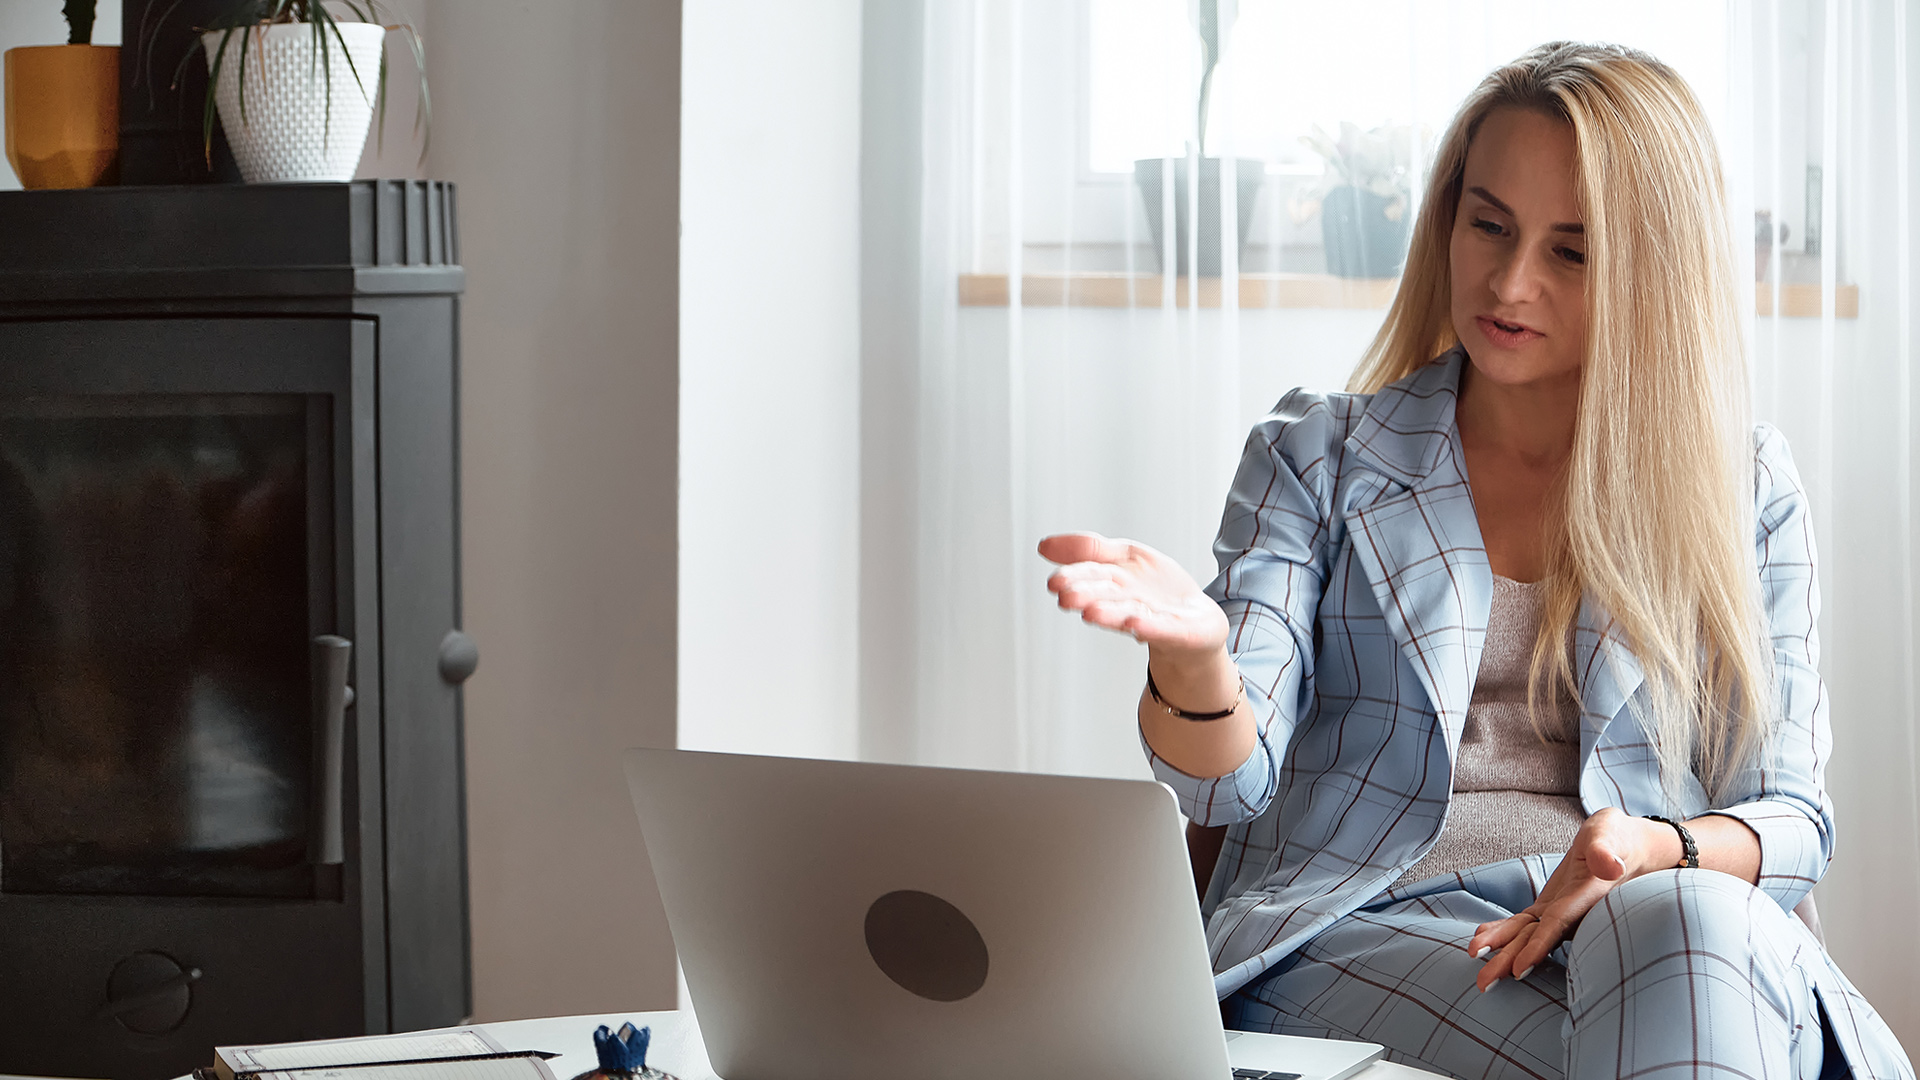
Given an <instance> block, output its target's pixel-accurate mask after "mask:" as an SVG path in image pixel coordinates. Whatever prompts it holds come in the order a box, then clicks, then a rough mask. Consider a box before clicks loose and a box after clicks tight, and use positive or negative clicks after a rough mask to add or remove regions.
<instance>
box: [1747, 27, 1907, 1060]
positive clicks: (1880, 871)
mask: <svg viewBox="0 0 1920 1080" xmlns="http://www.w3.org/2000/svg"><path fill="white" fill-rule="evenodd" d="M1728 14H1729V25H1728V38H1727V40H1728V56H1729V58H1730V61H1731V63H1730V67H1729V72H1728V74H1729V95H1728V97H1729V102H1730V104H1731V108H1730V110H1729V114H1728V117H1727V124H1726V126H1725V128H1724V129H1723V134H1722V151H1723V153H1724V155H1725V158H1726V167H1727V175H1728V180H1729V184H1730V187H1731V190H1732V194H1733V201H1734V204H1735V205H1734V214H1735V218H1736V221H1737V222H1738V223H1745V222H1748V221H1756V222H1757V221H1760V220H1764V221H1766V222H1767V223H1768V224H1770V225H1771V226H1772V228H1771V230H1770V232H1769V231H1768V230H1765V229H1764V228H1762V227H1761V226H1759V225H1758V224H1757V225H1756V228H1755V247H1754V249H1753V253H1754V257H1755V260H1756V262H1757V263H1761V264H1763V268H1764V273H1758V272H1757V273H1756V277H1759V278H1760V279H1761V280H1762V282H1763V285H1762V289H1761V295H1760V297H1759V298H1758V299H1759V303H1758V304H1757V305H1756V307H1757V310H1758V311H1760V312H1766V314H1756V316H1755V320H1754V323H1753V327H1752V331H1751V341H1752V343H1753V356H1754V361H1755V363H1754V403H1755V409H1756V412H1757V413H1758V415H1760V416H1761V417H1763V418H1766V419H1769V420H1772V421H1773V422H1774V423H1776V424H1777V425H1779V427H1780V429H1781V430H1782V431H1784V432H1785V433H1786V435H1787V437H1788V439H1789V440H1790V441H1791V442H1792V444H1793V450H1794V457H1795V459H1796V461H1797V462H1798V463H1799V466H1800V471H1801V475H1802V477H1803V478H1804V479H1805V481H1806V484H1807V488H1808V491H1809V495H1810V497H1811V499H1812V503H1813V508H1814V515H1815V518H1814V520H1815V534H1816V538H1817V542H1818V544H1819V551H1820V559H1821V566H1820V571H1821V573H1820V578H1821V586H1822V593H1823V599H1824V601H1825V610H1824V611H1823V613H1822V618H1821V624H1820V633H1821V644H1822V646H1823V649H1824V657H1823V659H1822V663H1821V672H1822V674H1823V675H1825V677H1826V682H1827V688H1828V691H1829V692H1830V694H1831V697H1832V715H1833V730H1834V741H1835V749H1834V756H1833V761H1832V764H1831V765H1830V767H1829V768H1828V771H1827V786H1828V788H1829V790H1830V791H1831V792H1832V794H1833V800H1834V804H1835V808H1836V811H1837V814H1838V817H1839V830H1840V831H1839V842H1838V849H1837V852H1836V855H1835V860H1834V864H1833V869H1832V871H1831V872H1830V873H1829V875H1828V877H1827V878H1826V880H1825V881H1824V882H1823V883H1822V884H1821V886H1820V888H1819V890H1818V892H1817V895H1818V897H1819V903H1820V907H1821V915H1822V917H1823V920H1824V922H1825V923H1826V926H1827V941H1828V947H1829V948H1830V949H1831V951H1832V952H1833V953H1834V955H1835V956H1836V957H1838V958H1839V959H1840V961H1841V963H1842V965H1843V966H1844V967H1845V968H1846V970H1847V972H1848V974H1849V975H1850V976H1851V977H1852V978H1853V979H1854V981H1855V982H1856V983H1858V984H1859V985H1860V987H1861V989H1862V990H1864V991H1865V992H1866V993H1867V995H1868V997H1869V999H1870V1000H1872V1001H1873V1003H1874V1005H1875V1006H1876V1007H1877V1008H1879V1009H1880V1011H1881V1012H1882V1013H1884V1014H1885V1015H1886V1017H1887V1019H1888V1021H1889V1022H1890V1023H1891V1024H1892V1025H1893V1028H1894V1030H1895V1032H1897V1033H1899V1034H1900V1036H1901V1038H1902V1039H1903V1040H1904V1041H1905V1042H1906V1044H1907V1045H1908V1047H1909V1048H1911V1047H1914V1046H1915V1045H1916V1044H1920V803H1916V801H1915V800H1916V798H1917V797H1920V796H1917V795H1916V792H1917V791H1920V782H1917V776H1916V757H1915V721H1916V710H1915V683H1914V646H1915V635H1914V617H1915V603H1916V594H1915V572H1914V565H1915V564H1914V559H1915V555H1916V547H1915V536H1914V487H1913V484H1914V476H1913V465H1914V455H1915V451H1916V448H1917V447H1916V433H1915V428H1914V385H1913V369H1914V365H1915V363H1916V361H1920V353H1916V350H1915V341H1914V333H1913V309H1914V305H1915V303H1916V302H1917V301H1920V291H1916V273H1915V270H1916V267H1915V253H1916V246H1915V239H1916V234H1915V231H1914V224H1915V218H1914V207H1915V197H1916V196H1915V190H1914V180H1915V175H1916V174H1915V171H1914V156H1913V143H1914V132H1915V129H1914V118H1915V116H1916V115H1920V114H1916V112H1915V109H1914V103H1915V91H1916V87H1915V85H1914V80H1913V72H1912V64H1913V61H1914V59H1915V58H1916V56H1920V11H1916V10H1915V8H1914V6H1913V4H1912V3H1911V2H1910V0H1824V2H1823V0H1757V2H1755V3H1752V4H1746V3H1739V4H1731V5H1729V7H1728ZM1756 212H1761V213H1762V214H1763V216H1762V217H1758V218H1757V217H1756ZM1783 225H1784V226H1785V227H1786V230H1787V234H1786V236H1785V237H1784V239H1783V238H1782V237H1781V236H1780V228H1781V226H1783ZM1742 254H1743V256H1744V255H1745V249H1744V245H1742ZM1760 269H1762V267H1756V271H1758V270H1760Z"/></svg>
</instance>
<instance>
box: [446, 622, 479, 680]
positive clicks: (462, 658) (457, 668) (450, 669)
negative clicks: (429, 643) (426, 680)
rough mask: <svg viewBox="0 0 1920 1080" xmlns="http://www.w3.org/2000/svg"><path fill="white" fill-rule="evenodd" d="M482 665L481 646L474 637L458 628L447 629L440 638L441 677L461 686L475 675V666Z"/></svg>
mask: <svg viewBox="0 0 1920 1080" xmlns="http://www.w3.org/2000/svg"><path fill="white" fill-rule="evenodd" d="M479 666H480V646H478V645H475V644H474V643H473V639H472V638H470V637H468V636H467V635H465V634H463V633H461V632H460V631H458V630H449V631H447V636H446V637H443V638H441V639H440V677H441V678H442V679H444V680H446V681H447V682H448V683H449V684H451V685H453V686H459V685H460V684H461V683H463V682H466V681H467V680H468V679H470V678H472V677H473V672H474V669H475V668H478V667H479Z"/></svg>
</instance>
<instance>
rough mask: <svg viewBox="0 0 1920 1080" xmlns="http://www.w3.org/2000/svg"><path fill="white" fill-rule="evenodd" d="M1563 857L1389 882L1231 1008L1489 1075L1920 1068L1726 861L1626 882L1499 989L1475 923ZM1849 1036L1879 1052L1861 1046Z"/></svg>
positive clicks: (1754, 1077) (1865, 1073)
mask: <svg viewBox="0 0 1920 1080" xmlns="http://www.w3.org/2000/svg"><path fill="white" fill-rule="evenodd" d="M1558 861H1559V858H1558V857H1557V856H1553V857H1546V856H1530V857H1528V858H1525V859H1515V860H1511V861H1509V862H1505V863H1496V864H1494V865H1492V866H1487V867H1481V868H1478V869H1475V870H1470V871H1467V872H1465V873H1464V874H1459V875H1447V876H1446V877H1443V878H1434V879H1431V880H1428V881H1425V882H1420V883H1417V884H1415V885H1413V886H1411V887H1408V888H1404V889H1400V890H1396V891H1395V892H1392V893H1388V894H1387V898H1386V899H1383V900H1382V901H1381V902H1380V903H1377V904H1372V905H1369V906H1367V907H1365V908H1362V909H1360V910H1359V911H1356V912H1353V913H1352V914H1350V915H1348V916H1346V917H1345V918H1343V919H1341V920H1340V921H1338V922H1336V923H1334V924H1333V925H1332V926H1331V927H1329V928H1328V929H1327V930H1325V931H1323V932H1322V933H1321V934H1319V935H1318V936H1317V937H1315V938H1314V939H1313V940H1312V941H1311V942H1309V943H1308V944H1307V945H1306V947H1305V948H1303V949H1301V950H1300V951H1299V952H1298V953H1296V954H1295V955H1294V956H1293V957H1292V959H1291V960H1290V961H1288V962H1287V963H1285V964H1283V965H1281V966H1280V967H1279V968H1277V969H1276V970H1275V972H1274V973H1273V974H1271V975H1269V976H1267V977H1266V978H1265V979H1263V980H1261V981H1260V982H1257V983H1254V984H1252V985H1250V986H1248V987H1246V988H1244V989H1243V990H1241V991H1240V992H1239V993H1237V994H1235V995H1234V996H1232V997H1230V998H1229V999H1227V1002H1226V1003H1225V1008H1226V1010H1227V1017H1228V1020H1229V1022H1230V1026H1232V1027H1235V1028H1239V1029H1242V1030H1250V1031H1272V1032H1278V1033H1280V1034H1285V1035H1308V1036H1315V1037H1319V1038H1348V1039H1362V1040H1366V1041H1369V1042H1377V1043H1381V1044H1382V1045H1384V1046H1386V1047H1387V1056H1388V1057H1389V1058H1391V1059H1392V1060H1395V1061H1400V1062H1403V1063H1406V1064H1410V1065H1415V1066H1419V1067H1424V1068H1428V1069H1433V1070H1436V1071H1439V1072H1444V1073H1446V1074H1448V1075H1451V1076H1456V1077H1462V1078H1473V1080H1483V1078H1484V1080H1493V1078H1509V1077H1516V1078H1517V1077H1533V1078H1558V1077H1563V1076H1564V1077H1574V1078H1580V1080H1586V1078H1590V1077H1594V1078H1597V1077H1635V1078H1646V1080H1659V1078H1662V1077H1689V1078H1696V1080H1697V1078H1702V1077H1711V1078H1722V1077H1724V1078H1727V1080H1790V1078H1803V1080H1816V1078H1822V1080H1824V1078H1826V1077H1839V1076H1846V1075H1848V1074H1849V1072H1851V1074H1852V1075H1855V1076H1860V1077H1875V1078H1886V1080H1893V1078H1896V1077H1906V1078H1911V1077H1912V1076H1913V1075H1914V1074H1913V1067H1912V1065H1911V1064H1910V1063H1909V1062H1908V1060H1907V1058H1906V1055H1905V1054H1904V1053H1903V1052H1902V1051H1901V1049H1900V1046H1899V1043H1898V1042H1897V1041H1896V1040H1895V1039H1894V1038H1893V1035H1892V1032H1891V1031H1889V1030H1888V1029H1887V1027H1886V1024H1885V1022H1884V1021H1882V1020H1881V1019H1880V1017H1879V1016H1878V1015H1877V1014H1875V1013H1874V1011H1873V1009H1872V1008H1871V1007H1870V1006H1869V1005H1868V1004H1867V1003H1866V1001H1865V999H1863V998H1862V997H1861V996H1860V994H1859V993H1858V992H1857V991H1855V990H1854V988H1853V987H1852V985H1851V984H1849V983H1848V982H1847V980H1846V978H1845V976H1843V975H1841V973H1840V970H1839V969H1838V968H1837V967H1835V966H1834V964H1833V962H1832V961H1831V960H1829V959H1828V958H1827V955H1826V953H1825V951H1824V950H1822V949H1821V947H1820V945H1819V943H1818V942H1816V941H1815V940H1814V938H1813V936H1812V935H1811V934H1810V933H1808V932H1807V929H1806V927H1805V926H1803V925H1801V923H1800V921H1799V920H1798V919H1796V918H1794V917H1792V916H1790V915H1788V914H1787V913H1785V912H1783V911H1781V910H1780V905H1778V904H1776V903H1774V902H1773V900H1772V899H1771V898H1770V897H1768V896H1767V895H1766V894H1765V893H1763V892H1761V891H1760V890H1758V889H1756V888H1754V887H1753V886H1751V885H1749V884H1747V883H1746V882H1744V881H1741V880H1740V879H1738V878H1735V877H1733V876H1731V875H1728V874H1722V873H1717V872H1715V871H1711V870H1669V871H1663V872H1660V873H1654V874H1648V875H1646V876H1644V877H1640V878H1636V879H1634V880H1633V881H1629V882H1627V883H1625V884H1623V885H1621V886H1620V887H1619V888H1617V889H1615V890H1614V891H1613V892H1612V893H1610V894H1608V896H1607V897H1606V898H1605V899H1604V900H1603V901H1602V902H1601V903H1600V905H1598V906H1597V907H1595V908H1594V909H1593V911H1592V912H1590V913H1589V914H1588V915H1587V917H1586V919H1585V920H1584V921H1583V922H1582V923H1581V925H1580V927H1579V929H1578V931H1577V932H1576V933H1575V935H1574V937H1573V940H1572V941H1571V942H1570V943H1568V944H1566V945H1563V946H1562V947H1561V948H1560V949H1558V950H1556V951H1555V953H1554V958H1553V960H1550V961H1547V962H1543V963H1541V964H1540V965H1538V966H1537V967H1536V968H1535V969H1534V970H1533V971H1532V972H1531V973H1530V974H1528V976H1527V977H1526V978H1525V979H1522V980H1518V981H1515V980H1509V979H1503V980H1501V981H1500V982H1498V983H1495V984H1494V986H1493V987H1492V989H1490V990H1488V991H1487V992H1486V993H1485V994H1482V993H1481V992H1480V991H1479V989H1478V988H1477V987H1476V986H1475V985H1474V982H1473V980H1474V976H1475V975H1476V974H1477V973H1478V971H1479V968H1480V964H1481V961H1478V960H1475V959H1474V958H1473V957H1471V956H1469V955H1468V954H1467V951H1466V943H1467V940H1468V939H1469V938H1471V937H1472V936H1473V932H1474V929H1475V927H1476V926H1478V924H1480V923H1482V922H1487V921H1490V920H1492V919H1497V918H1502V917H1505V916H1507V915H1509V914H1511V913H1512V912H1513V911H1517V910H1519V909H1520V908H1522V907H1525V906H1527V905H1528V904H1530V903H1532V902H1533V900H1534V897H1535V895H1536V894H1537V890H1538V888H1539V886H1542V885H1544V884H1545V883H1546V879H1547V876H1548V874H1549V873H1551V871H1552V868H1553V866H1554V864H1556V863H1557V862H1558ZM1841 1042H1845V1043H1847V1044H1848V1045H1849V1046H1854V1047H1859V1048H1860V1050H1859V1051H1858V1056H1859V1057H1861V1058H1864V1060H1856V1061H1851V1062H1849V1061H1847V1060H1846V1052H1844V1051H1842V1050H1841V1048H1840V1046H1839V1044H1840V1043H1841ZM1849 1066H1851V1069H1849Z"/></svg>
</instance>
